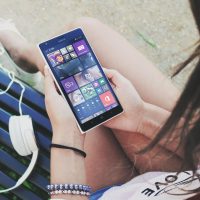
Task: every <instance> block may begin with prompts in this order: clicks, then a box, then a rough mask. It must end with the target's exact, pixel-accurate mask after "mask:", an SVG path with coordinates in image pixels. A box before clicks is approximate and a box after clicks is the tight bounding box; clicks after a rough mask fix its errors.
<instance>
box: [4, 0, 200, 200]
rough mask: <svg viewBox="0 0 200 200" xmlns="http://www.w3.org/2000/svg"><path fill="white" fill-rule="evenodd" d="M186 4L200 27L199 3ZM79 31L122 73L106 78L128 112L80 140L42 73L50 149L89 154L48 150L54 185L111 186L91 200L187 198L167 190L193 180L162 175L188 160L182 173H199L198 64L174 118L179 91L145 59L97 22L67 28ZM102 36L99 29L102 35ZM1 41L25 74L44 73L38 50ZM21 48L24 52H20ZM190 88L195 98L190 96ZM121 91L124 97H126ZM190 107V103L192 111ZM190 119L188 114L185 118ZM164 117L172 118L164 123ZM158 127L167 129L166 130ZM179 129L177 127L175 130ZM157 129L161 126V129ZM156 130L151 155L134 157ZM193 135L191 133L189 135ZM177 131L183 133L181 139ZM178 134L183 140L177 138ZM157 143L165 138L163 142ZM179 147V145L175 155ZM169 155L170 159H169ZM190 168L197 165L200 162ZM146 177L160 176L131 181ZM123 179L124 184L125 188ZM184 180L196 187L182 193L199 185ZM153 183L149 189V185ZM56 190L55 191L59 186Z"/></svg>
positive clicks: (11, 35) (10, 35)
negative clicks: (189, 121)
mask: <svg viewBox="0 0 200 200" xmlns="http://www.w3.org/2000/svg"><path fill="white" fill-rule="evenodd" d="M191 5H192V8H193V11H194V13H195V17H196V20H197V25H198V28H199V27H200V26H199V21H200V20H199V16H198V15H197V14H198V12H199V10H200V5H199V2H198V1H197V0H196V1H194V0H193V1H191ZM77 26H82V27H83V29H84V30H85V32H86V35H87V36H88V38H89V41H90V43H91V44H92V46H93V48H94V50H95V52H96V53H97V56H98V58H99V59H100V61H101V63H102V64H103V65H104V66H109V67H110V68H115V69H117V70H118V71H119V72H121V73H122V74H123V75H124V76H123V75H121V74H120V73H119V72H116V71H115V70H114V71H113V70H109V69H105V72H106V74H107V76H108V78H109V79H110V81H111V83H112V84H113V85H114V86H115V91H116V93H117V96H118V97H119V99H120V101H121V103H122V105H123V107H124V110H125V112H124V114H123V115H121V116H119V117H117V118H115V119H113V120H111V121H109V122H107V123H106V124H105V126H104V127H99V128H97V129H95V130H93V131H91V132H94V134H89V133H88V134H86V135H80V134H79V131H78V129H77V127H76V124H75V122H74V118H73V115H72V114H71V111H70V110H69V108H68V106H67V104H66V102H65V101H64V100H63V99H62V97H60V96H59V94H58V93H57V92H56V89H55V87H54V84H53V81H52V78H51V76H50V75H49V72H48V70H45V96H46V97H45V98H46V106H47V111H48V114H49V117H50V120H51V122H52V128H53V138H52V143H55V144H60V145H64V146H72V147H75V148H77V149H79V150H81V151H83V150H85V151H86V153H87V157H86V159H84V157H83V156H81V155H82V154H81V155H80V154H79V153H76V152H73V151H72V150H66V149H59V148H52V149H51V183H52V184H67V183H74V184H83V185H84V184H88V185H90V186H91V187H92V189H93V191H96V190H98V189H100V188H104V187H107V186H109V187H110V186H113V185H116V187H112V188H110V189H108V188H106V189H104V190H101V191H99V192H97V193H95V194H94V195H93V196H91V199H92V198H93V199H98V198H99V199H102V200H103V199H109V200H110V199H115V200H118V199H145V198H146V199H149V197H152V199H155V198H154V196H155V195H158V194H159V195H158V197H159V196H160V197H161V198H163V199H167V198H170V199H176V198H179V199H184V198H188V196H185V195H184V196H183V195H182V196H181V195H178V196H175V195H174V196H171V195H168V193H169V191H173V192H172V193H175V194H179V193H180V191H175V190H171V188H172V187H176V188H177V185H181V183H186V182H187V181H188V179H191V176H192V173H191V171H189V172H182V173H180V174H179V175H176V174H175V173H172V174H169V173H166V171H179V170H180V167H181V166H182V161H183V160H184V158H186V162H187V165H184V169H193V170H194V169H196V167H197V165H196V164H195V165H191V163H192V160H191V159H188V158H190V155H193V150H194V149H193V147H195V145H196V146H197V145H198V142H199V141H198V137H197V136H196V135H195V133H197V132H198V131H195V132H192V130H193V129H192V128H196V129H197V130H198V126H197V125H198V124H199V123H197V122H198V120H199V113H197V112H196V113H195V114H196V115H195V119H194V117H193V114H194V111H196V109H198V108H199V107H198V106H199V105H198V102H199V101H198V98H199V96H200V95H199V94H198V92H199V88H198V87H199V82H198V79H197V77H198V76H199V73H200V72H199V65H197V67H196V69H195V72H194V74H193V75H192V77H191V81H192V83H189V85H188V86H187V87H186V90H185V92H184V93H183V96H181V98H180V102H178V104H177V106H176V107H175V110H174V112H173V113H172V115H171V111H172V109H173V107H174V105H175V104H176V101H177V99H178V96H179V93H178V91H177V90H176V89H175V88H174V87H173V86H172V85H171V84H170V83H169V82H168V81H167V80H166V79H165V78H164V77H163V76H162V75H161V73H160V72H159V71H158V70H156V69H155V68H154V67H153V66H152V64H151V63H150V62H149V61H147V60H146V59H145V58H144V57H143V56H142V55H141V54H140V53H138V52H137V51H136V50H135V49H134V48H133V47H132V46H131V45H130V44H129V43H128V42H127V41H126V40H124V39H123V38H122V37H121V36H120V35H119V34H117V33H116V32H114V31H113V30H111V29H109V28H108V27H107V26H105V25H103V24H101V23H100V22H98V21H96V20H91V19H87V18H86V19H81V20H78V21H76V22H74V23H72V24H70V25H69V26H68V27H67V30H70V29H73V28H74V27H77ZM99 30H104V32H103V31H99ZM105 35H106V37H105ZM17 37H18V38H17ZM96 38H98V40H97V39H96ZM111 38H112V39H111ZM16 39H18V44H15V43H14V42H12V40H13V41H15V40H16ZM0 40H1V42H2V43H3V44H4V46H5V47H6V48H7V50H8V51H9V52H10V54H11V56H13V57H14V58H15V61H16V62H17V63H18V64H20V65H21V67H22V68H23V69H24V70H26V71H28V72H35V71H37V68H38V69H39V70H40V71H42V72H43V66H44V64H43V61H42V59H41V57H40V56H39V55H38V51H37V50H36V49H35V47H32V46H30V45H28V44H27V42H26V41H24V40H20V38H19V36H17V35H15V34H14V33H11V32H10V33H8V32H6V31H4V32H1V33H0ZM19 43H20V45H19ZM103 44H107V48H106V49H105V48H103V46H102V45H103ZM118 44H120V47H121V50H122V51H123V50H126V52H128V53H127V54H126V55H125V56H124V57H123V58H122V57H121V56H120V52H119V51H118V48H116V45H118ZM19 46H21V47H23V48H21V49H19ZM22 49H23V50H22ZM110 49H112V51H110ZM115 49H116V50H115ZM105 51H106V52H105ZM30 52H32V54H30ZM16 55H20V56H16ZM30 55H31V56H30ZM133 56H134V59H133ZM195 56H199V48H197V50H196V51H195V54H194V56H193V57H195ZM190 60H191V59H189V61H190ZM27 61H28V63H29V64H30V63H31V64H32V65H31V67H28V66H27ZM186 64H187V63H186ZM122 65H123V67H122ZM130 66H131V68H130ZM36 67H37V68H36ZM132 74H134V76H133V75H132ZM149 74H151V76H149ZM125 77H126V78H125ZM196 79H197V80H196ZM144 80H145V81H144ZM152 80H153V82H152ZM133 85H134V86H133ZM161 85H162V87H161ZM191 87H192V90H191ZM188 88H189V89H188ZM188 90H189V91H191V92H192V93H191V94H190V93H189V94H188V93H187V91H188ZM125 91H128V93H127V92H125ZM192 94H193V95H192ZM195 100H196V101H195ZM192 103H194V107H193V104H192ZM179 106H182V107H183V108H182V107H181V109H180V110H181V111H182V112H179ZM177 110H178V111H177ZM186 111H191V112H186ZM185 113H187V115H185ZM190 113H191V116H190V115H189V114H190ZM170 115H171V116H170ZM169 116H170V118H169ZM168 118H169V120H168V121H167V123H166V124H165V122H166V120H167V119H168ZM187 119H189V120H191V119H192V120H195V121H194V122H193V121H192V122H193V123H191V126H189V127H191V129H190V130H188V131H187V132H185V129H184V131H182V130H183V129H182V124H184V125H185V126H187V127H188V120H187ZM196 120H197V121H196ZM119 124H120V126H119ZM163 124H165V125H164V127H163ZM179 125H180V128H179V129H178V127H179ZM161 127H163V128H162V129H161ZM174 127H175V128H176V129H174ZM183 127H184V126H183ZM184 128H185V127H184ZM160 129H161V130H160ZM159 130H160V133H159V134H158V136H157V137H156V139H155V140H153V142H152V143H151V145H150V146H149V148H151V147H154V146H155V145H156V146H155V147H154V148H153V149H152V150H151V151H150V149H148V150H149V151H146V152H145V153H144V154H140V155H138V154H137V152H138V151H139V150H142V149H143V148H144V147H146V146H147V145H148V144H149V142H150V141H151V140H152V139H153V138H154V137H155V135H156V132H158V131H159ZM190 132H191V133H193V134H190ZM166 133H172V134H171V135H170V134H168V135H170V137H167V136H165V137H164V135H166ZM182 133H184V134H185V133H186V136H185V135H183V134H182ZM180 134H181V135H183V136H182V137H180ZM177 135H178V137H177ZM190 135H191V136H196V137H195V138H194V141H195V142H196V143H194V145H193V142H194V141H193V140H192V139H191V138H190V137H189V136H190ZM188 137H189V138H188ZM115 138H116V139H117V140H116V139H115ZM161 138H163V139H162V140H161V141H160V139H161ZM182 138H183V139H184V138H186V139H187V140H180V139H182ZM180 141H181V142H182V143H181V145H180V147H179V148H178V150H177V146H178V144H179V142H180ZM183 141H184V143H183ZM185 141H188V142H189V144H188V145H187V146H186V147H187V148H185V146H184V145H185ZM158 142H159V143H158ZM166 142H167V145H166ZM186 144H187V143H186ZM184 148H185V149H186V150H187V151H186V153H187V154H186V153H185V155H186V157H185V156H184V151H183V149H184ZM176 150H177V151H176ZM195 150H196V149H195ZM174 151H175V153H172V152H174ZM158 152H159V153H158ZM195 152H198V151H195ZM195 155H196V154H195ZM195 159H196V157H195ZM190 161H191V162H190ZM195 162H196V163H197V160H195ZM148 171H165V172H155V173H147V174H145V175H142V176H138V177H136V176H137V175H138V174H141V173H142V172H148ZM134 177H136V178H134ZM132 178H133V179H132ZM153 178H154V179H153ZM131 179H132V180H131ZM129 180H131V181H129ZM195 180H197V179H195ZM127 181H129V182H128V183H126V182H127ZM189 182H192V183H194V185H192V186H190V187H189V186H188V184H186V186H187V188H189V189H194V188H195V189H196V188H197V186H198V184H196V182H195V181H189ZM124 183H126V184H124ZM148 183H149V184H148ZM122 184H124V185H122ZM152 184H153V186H154V187H153V188H151V187H150V185H151V186H152ZM117 185H118V186H117ZM119 185H121V186H119ZM164 186H165V187H164ZM54 187H55V186H54ZM58 187H61V186H60V185H59V186H56V188H58ZM62 187H63V185H62ZM73 187H75V186H73ZM169 187H170V188H169ZM163 188H164V190H163ZM181 188H182V185H181ZM187 188H184V189H187ZM58 189H59V188H58ZM169 189H170V190H169ZM106 190H107V191H106ZM69 191H71V190H69ZM105 191H106V192H105ZM163 191H164V192H163ZM166 192H167V193H166ZM187 193H188V191H187ZM102 195H103V196H102ZM164 195H165V196H164ZM166 195H167V196H166ZM100 196H102V197H100ZM56 198H57V199H58V198H63V199H77V200H78V199H80V200H81V199H87V197H86V196H83V195H80V194H77V195H71V194H66V193H63V194H60V193H59V192H58V194H53V195H52V199H56ZM197 199H198V197H197Z"/></svg>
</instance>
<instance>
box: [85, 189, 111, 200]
mask: <svg viewBox="0 0 200 200" xmlns="http://www.w3.org/2000/svg"><path fill="white" fill-rule="evenodd" d="M110 188H112V186H111V187H106V188H102V189H100V190H97V191H96V192H94V193H92V194H91V196H90V199H89V200H98V199H99V198H100V197H101V196H102V195H103V194H104V192H106V191H107V190H109V189H110Z"/></svg>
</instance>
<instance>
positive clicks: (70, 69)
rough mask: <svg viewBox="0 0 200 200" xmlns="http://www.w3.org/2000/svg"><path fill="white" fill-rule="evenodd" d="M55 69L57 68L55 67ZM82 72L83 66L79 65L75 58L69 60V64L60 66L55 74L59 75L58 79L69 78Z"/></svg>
mask: <svg viewBox="0 0 200 200" xmlns="http://www.w3.org/2000/svg"><path fill="white" fill-rule="evenodd" d="M56 68H57V67H56ZM82 70H83V66H82V64H81V63H80V60H79V59H78V58H75V59H73V60H70V61H69V62H67V63H65V64H62V65H60V66H59V69H57V70H56V71H57V74H59V75H60V76H59V77H61V76H62V77H64V78H66V77H69V76H72V75H74V74H76V73H78V72H80V71H82Z"/></svg>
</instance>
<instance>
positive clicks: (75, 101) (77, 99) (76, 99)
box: [68, 90, 85, 106]
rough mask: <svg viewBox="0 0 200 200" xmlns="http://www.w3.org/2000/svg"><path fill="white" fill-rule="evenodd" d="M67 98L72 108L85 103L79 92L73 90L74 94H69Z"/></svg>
mask: <svg viewBox="0 0 200 200" xmlns="http://www.w3.org/2000/svg"><path fill="white" fill-rule="evenodd" d="M68 96H69V99H70V101H71V103H72V105H73V106H77V105H79V104H81V103H83V102H85V99H84V97H83V95H82V94H81V91H80V90H75V91H74V92H72V93H69V94H68Z"/></svg>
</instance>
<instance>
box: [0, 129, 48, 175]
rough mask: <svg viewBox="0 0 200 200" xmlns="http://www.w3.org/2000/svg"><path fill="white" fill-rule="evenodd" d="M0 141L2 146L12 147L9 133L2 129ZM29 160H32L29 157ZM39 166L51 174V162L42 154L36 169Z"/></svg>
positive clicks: (0, 130)
mask: <svg viewBox="0 0 200 200" xmlns="http://www.w3.org/2000/svg"><path fill="white" fill-rule="evenodd" d="M0 139H1V140H0V141H1V143H2V144H5V145H6V146H9V147H12V144H11V141H10V137H9V133H7V132H6V131H5V130H3V129H1V128H0ZM13 150H14V149H13ZM27 159H28V160H30V158H28V157H27ZM37 166H40V167H41V168H42V169H44V170H45V171H46V172H48V173H49V172H50V160H49V159H48V158H47V157H46V156H45V155H43V154H42V153H40V154H39V158H38V161H37V165H36V167H37Z"/></svg>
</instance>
